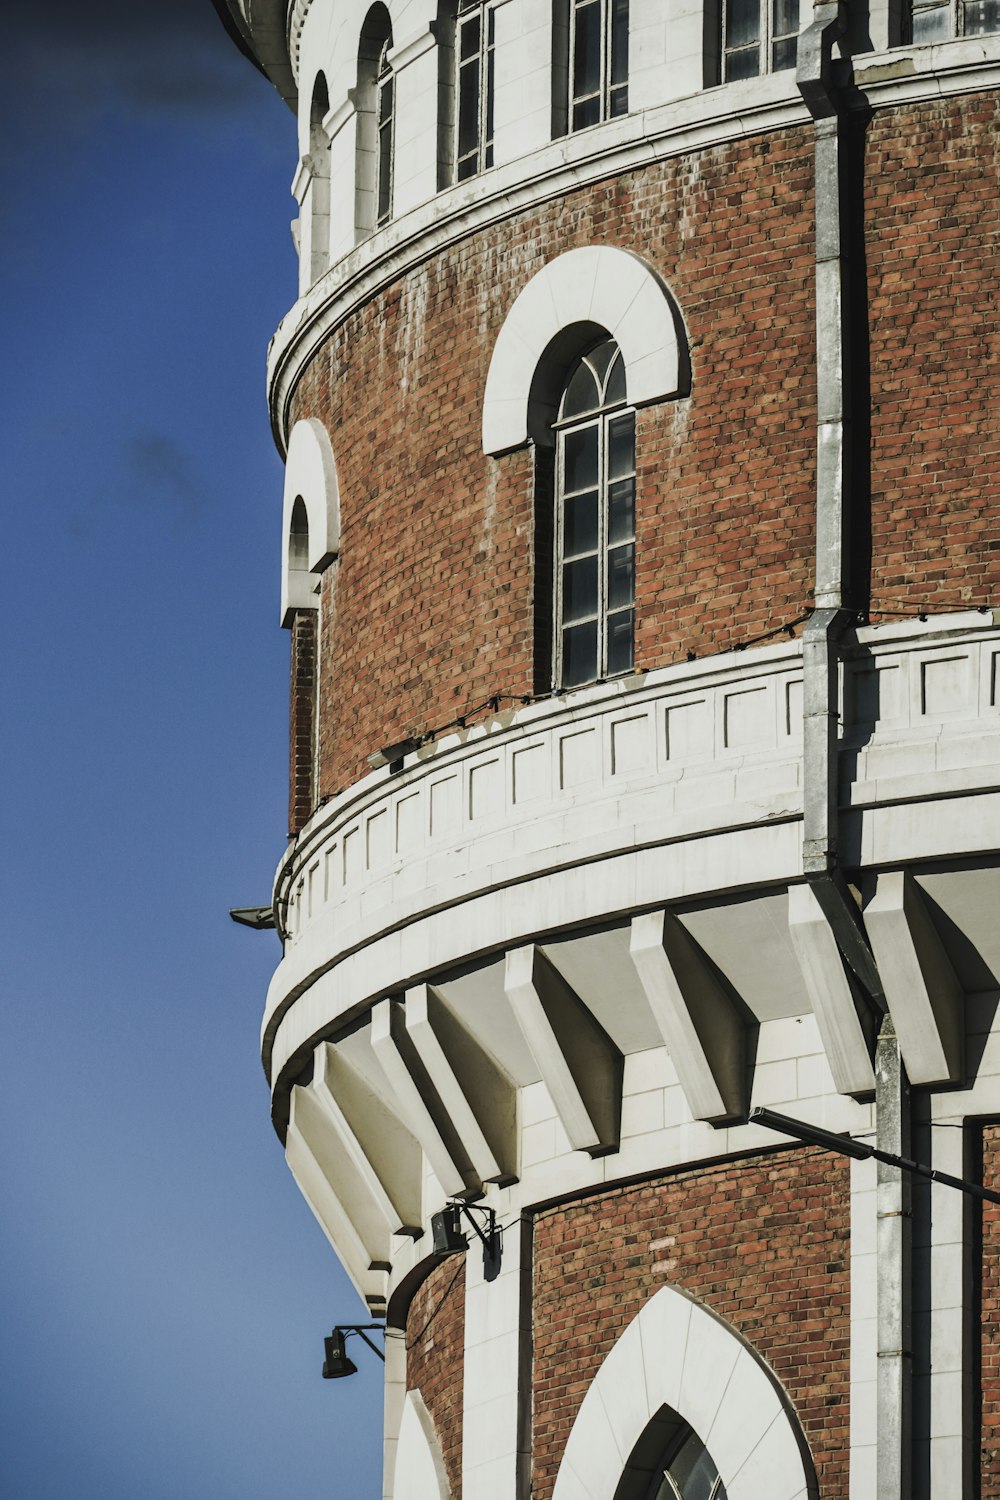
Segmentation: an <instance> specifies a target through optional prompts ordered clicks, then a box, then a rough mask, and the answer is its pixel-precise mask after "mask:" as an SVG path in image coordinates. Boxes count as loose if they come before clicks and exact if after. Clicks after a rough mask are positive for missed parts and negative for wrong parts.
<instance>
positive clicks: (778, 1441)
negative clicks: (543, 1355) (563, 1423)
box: [553, 1287, 819, 1500]
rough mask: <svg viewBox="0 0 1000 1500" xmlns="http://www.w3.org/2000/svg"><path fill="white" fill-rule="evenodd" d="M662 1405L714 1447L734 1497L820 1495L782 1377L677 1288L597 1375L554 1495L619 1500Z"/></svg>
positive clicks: (658, 1299)
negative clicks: (638, 1448) (622, 1484)
mask: <svg viewBox="0 0 1000 1500" xmlns="http://www.w3.org/2000/svg"><path fill="white" fill-rule="evenodd" d="M664 1406H667V1407H669V1408H670V1409H671V1410H672V1411H674V1412H676V1413H677V1415H678V1416H679V1417H681V1418H682V1419H683V1420H684V1421H685V1422H687V1423H688V1425H689V1426H690V1427H692V1428H693V1429H694V1431H695V1432H696V1433H697V1434H698V1436H699V1437H700V1438H701V1440H702V1442H703V1443H704V1444H705V1446H706V1447H707V1448H708V1450H709V1452H710V1453H711V1455H712V1458H713V1460H714V1461H715V1464H716V1466H717V1467H718V1470H719V1473H720V1474H721V1476H722V1481H723V1483H724V1485H725V1487H726V1493H727V1495H728V1497H729V1500H760V1497H761V1496H762V1495H767V1497H768V1500H815V1497H816V1496H817V1495H818V1493H819V1491H818V1488H817V1485H816V1477H815V1474H814V1471H813V1467H812V1463H811V1460H810V1458H809V1456H808V1449H807V1447H806V1444H805V1439H804V1438H803V1436H802V1433H801V1430H800V1428H799V1425H798V1422H797V1420H796V1418H795V1415H794V1413H793V1412H792V1410H791V1407H790V1405H789V1403H788V1400H787V1398H786V1396H785V1393H784V1391H783V1390H782V1388H781V1386H780V1384H779V1383H778V1381H777V1380H776V1378H775V1376H774V1375H773V1374H772V1372H771V1371H770V1370H769V1369H768V1368H767V1366H766V1365H765V1364H764V1362H763V1361H762V1360H761V1359H760V1358H758V1356H757V1355H756V1354H755V1353H754V1352H753V1350H752V1349H751V1348H750V1347H749V1345H747V1344H746V1343H744V1341H743V1340H742V1339H741V1338H740V1337H739V1335H738V1334H737V1333H735V1332H734V1330H733V1329H732V1328H730V1327H729V1326H728V1324H726V1323H724V1322H723V1321H722V1319H721V1318H718V1317H716V1316H715V1314H714V1313H712V1312H710V1311H709V1310H708V1308H706V1307H704V1306H703V1305H702V1304H701V1303H700V1302H696V1301H695V1300H694V1299H693V1298H692V1297H689V1296H687V1295H686V1294H685V1293H684V1292H681V1291H678V1290H677V1289H676V1288H674V1287H661V1289H660V1290H659V1291H658V1292H657V1293H656V1294H655V1296H653V1297H651V1298H650V1300H649V1301H648V1302H647V1303H646V1305H645V1307H643V1309H642V1311H641V1312H640V1313H639V1314H638V1315H637V1316H636V1317H635V1318H633V1319H632V1322H631V1323H630V1324H629V1325H628V1327H627V1328H626V1329H625V1332H624V1333H623V1334H622V1336H621V1338H620V1339H619V1340H618V1342H617V1343H616V1344H615V1346H614V1348H613V1349H612V1350H611V1352H610V1353H609V1354H608V1356H607V1357H606V1359H605V1360H604V1363H603V1364H602V1365H601V1368H600V1369H599V1370H598V1372H597V1374H596V1375H595V1377H594V1380H593V1382H592V1384H591V1386H590V1389H589V1390H588V1392H587V1394H586V1396H585V1397H584V1401H583V1405H582V1406H581V1407H580V1410H579V1412H578V1414H577V1418H576V1421H575V1422H574V1423H573V1429H572V1431H571V1433H570V1436H569V1442H568V1443H567V1444H566V1452H565V1453H564V1455H563V1460H562V1464H561V1465H560V1468H559V1474H558V1476H557V1478H556V1487H555V1493H554V1496H553V1500H613V1496H614V1494H615V1491H616V1489H617V1487H618V1484H619V1481H620V1480H621V1477H622V1473H623V1471H624V1469H625V1466H626V1464H627V1463H628V1460H629V1457H630V1456H631V1454H632V1452H633V1450H634V1449H635V1446H636V1444H637V1442H638V1441H639V1439H640V1438H641V1437H642V1435H643V1433H644V1432H645V1430H646V1427H647V1426H648V1424H649V1422H650V1421H651V1419H652V1418H653V1417H654V1416H655V1415H656V1414H657V1412H659V1411H660V1410H661V1409H662V1408H663V1407H664Z"/></svg>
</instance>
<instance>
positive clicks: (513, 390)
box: [483, 245, 687, 454]
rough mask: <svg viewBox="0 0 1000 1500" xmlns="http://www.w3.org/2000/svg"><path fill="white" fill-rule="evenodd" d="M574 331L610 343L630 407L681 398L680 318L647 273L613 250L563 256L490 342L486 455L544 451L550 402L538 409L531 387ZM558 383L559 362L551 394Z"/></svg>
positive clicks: (531, 286)
mask: <svg viewBox="0 0 1000 1500" xmlns="http://www.w3.org/2000/svg"><path fill="white" fill-rule="evenodd" d="M575 324H594V325H596V326H597V327H599V328H602V329H603V330H605V331H606V332H607V333H610V334H611V336H612V338H613V339H614V340H615V343H616V344H617V345H618V347H619V349H620V350H621V352H622V360H623V362H624V365H625V384H626V391H627V396H628V401H629V404H630V405H631V406H648V405H650V404H651V403H652V402H654V401H665V400H667V399H668V398H669V397H671V396H678V395H681V394H682V392H683V382H684V374H685V372H686V364H687V349H686V344H685V345H682V342H681V339H680V338H679V337H678V328H679V327H680V326H681V318H680V313H679V311H678V309H677V305H676V303H675V302H674V301H673V299H672V297H671V296H670V293H669V291H668V290H667V287H666V285H665V284H664V282H663V281H662V280H661V278H660V277H659V276H658V275H657V273H656V272H655V271H654V270H653V268H652V266H650V265H648V264H647V263H646V261H644V260H643V259H642V258H641V257H640V256H638V255H635V254H633V253H632V252H631V251H628V250H619V249H616V248H614V247H613V246H610V245H590V246H587V247H585V248H582V249H578V250H567V251H566V253H565V254H564V255H557V256H556V258H555V259H554V260H550V261H549V262H548V263H547V264H546V265H545V266H543V267H542V269H541V270H540V271H539V272H538V273H537V274H536V275H535V276H533V277H532V278H531V280H530V281H529V282H528V284H527V286H525V287H523V288H522V289H521V291H520V292H519V294H518V296H517V297H516V298H515V300H514V302H513V305H512V306H511V308H510V311H509V312H508V313H507V316H506V318H505V319H504V322H503V325H502V327H501V329H500V332H499V334H498V335H497V340H496V344H495V345H494V348H493V356H492V358H491V360H490V368H489V373H488V375H487V377H486V393H485V396H484V398H483V451H484V452H485V453H489V454H497V453H504V452H506V451H507V450H509V449H511V448H519V447H521V446H522V445H523V444H524V443H526V442H527V441H528V439H529V437H531V438H534V439H535V441H536V442H539V443H545V442H546V440H547V441H548V442H551V437H550V436H549V433H548V430H547V429H548V428H550V427H551V423H552V420H553V418H554V417H555V415H556V411H555V406H556V398H554V399H552V400H550V399H545V398H543V399H541V400H540V401H537V402H536V399H535V398H536V393H537V386H538V382H539V380H540V379H543V377H544V371H545V367H546V364H547V356H548V355H549V351H550V350H551V348H552V345H553V344H554V342H555V341H556V340H557V339H558V338H559V335H560V334H562V333H564V332H565V331H566V330H567V329H570V328H572V327H573V326H574V325H575ZM563 375H564V366H563V364H562V363H561V362H559V363H558V364H557V365H554V367H553V371H552V381H551V382H548V383H549V384H551V385H552V387H553V392H554V391H555V389H556V387H558V386H559V384H560V382H561V379H562V377H563ZM548 394H549V393H548V392H547V391H546V393H545V397H546V398H547V397H548ZM536 406H538V407H539V408H540V409H539V410H536V409H535V408H536Z"/></svg>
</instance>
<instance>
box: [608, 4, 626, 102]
mask: <svg viewBox="0 0 1000 1500" xmlns="http://www.w3.org/2000/svg"><path fill="white" fill-rule="evenodd" d="M610 75H611V86H612V88H614V87H615V86H616V85H627V84H628V0H612V5H611V67H610Z"/></svg>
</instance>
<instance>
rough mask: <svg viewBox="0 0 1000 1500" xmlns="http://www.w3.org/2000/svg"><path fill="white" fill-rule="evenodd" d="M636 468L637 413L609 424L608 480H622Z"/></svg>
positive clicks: (625, 415)
mask: <svg viewBox="0 0 1000 1500" xmlns="http://www.w3.org/2000/svg"><path fill="white" fill-rule="evenodd" d="M634 468H635V413H634V412H631V411H629V412H625V413H623V415H622V416H620V417H615V418H614V420H613V421H611V422H609V423H608V478H609V479H621V478H622V477H623V476H624V475H626V474H631V473H632V471H633V469H634Z"/></svg>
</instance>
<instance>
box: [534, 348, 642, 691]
mask: <svg viewBox="0 0 1000 1500" xmlns="http://www.w3.org/2000/svg"><path fill="white" fill-rule="evenodd" d="M554 431H555V436H556V473H555V523H556V524H555V536H554V547H553V551H554V553H555V578H554V590H553V593H554V599H555V610H554V614H555V621H554V640H553V667H554V671H553V677H554V683H555V686H556V687H563V688H570V687H578V686H579V685H580V684H581V683H586V682H595V681H600V680H602V679H603V678H605V677H613V676H617V675H619V674H620V673H622V672H628V671H631V669H632V662H633V639H634V604H635V411H634V410H633V409H632V408H631V407H629V406H627V405H626V394H625V366H624V363H623V361H622V356H621V351H620V350H619V348H618V345H617V344H616V343H615V341H614V339H610V338H605V339H602V340H601V342H600V343H598V344H596V345H594V346H593V347H592V348H591V349H589V350H588V351H587V353H585V354H584V355H582V356H581V357H580V358H578V359H577V360H576V361H575V362H574V363H573V364H572V365H571V366H570V368H569V371H568V372H567V377H566V384H565V386H564V389H563V394H562V400H561V402H560V404H559V411H558V416H557V419H556V422H555V424H554Z"/></svg>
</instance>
